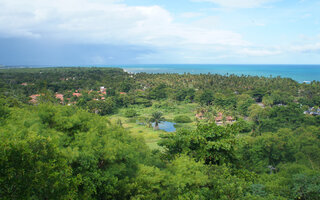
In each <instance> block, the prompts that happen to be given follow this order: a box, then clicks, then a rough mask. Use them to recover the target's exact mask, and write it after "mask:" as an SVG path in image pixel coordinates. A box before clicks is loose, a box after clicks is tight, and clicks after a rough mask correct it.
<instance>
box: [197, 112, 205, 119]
mask: <svg viewBox="0 0 320 200" xmlns="http://www.w3.org/2000/svg"><path fill="white" fill-rule="evenodd" d="M196 118H198V119H203V118H204V114H203V113H202V112H200V113H197V114H196Z"/></svg>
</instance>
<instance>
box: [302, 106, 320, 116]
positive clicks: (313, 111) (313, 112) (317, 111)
mask: <svg viewBox="0 0 320 200" xmlns="http://www.w3.org/2000/svg"><path fill="white" fill-rule="evenodd" d="M303 113H304V114H306V115H320V108H319V107H318V108H315V107H311V108H309V109H308V110H306V111H304V112H303Z"/></svg>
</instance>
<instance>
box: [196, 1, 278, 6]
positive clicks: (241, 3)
mask: <svg viewBox="0 0 320 200" xmlns="http://www.w3.org/2000/svg"><path fill="white" fill-rule="evenodd" d="M192 1H196V2H211V3H215V4H217V5H220V6H222V7H228V8H256V7H260V6H263V5H265V4H268V3H271V2H274V1H276V0H192Z"/></svg>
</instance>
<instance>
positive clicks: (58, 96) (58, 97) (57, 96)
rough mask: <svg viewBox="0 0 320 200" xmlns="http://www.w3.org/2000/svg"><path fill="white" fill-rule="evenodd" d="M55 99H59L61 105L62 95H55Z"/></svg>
mask: <svg viewBox="0 0 320 200" xmlns="http://www.w3.org/2000/svg"><path fill="white" fill-rule="evenodd" d="M55 97H56V98H57V99H60V101H61V103H62V102H63V94H58V93H57V94H55Z"/></svg>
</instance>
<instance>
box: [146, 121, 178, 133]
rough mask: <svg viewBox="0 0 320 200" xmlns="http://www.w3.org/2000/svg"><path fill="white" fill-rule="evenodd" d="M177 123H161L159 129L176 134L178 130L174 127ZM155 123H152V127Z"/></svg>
mask: <svg viewBox="0 0 320 200" xmlns="http://www.w3.org/2000/svg"><path fill="white" fill-rule="evenodd" d="M175 124H176V123H172V122H167V121H163V122H161V123H159V129H160V130H164V131H165V132H175V131H176V128H175V127H174V125H175ZM154 125H155V123H152V127H154Z"/></svg>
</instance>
